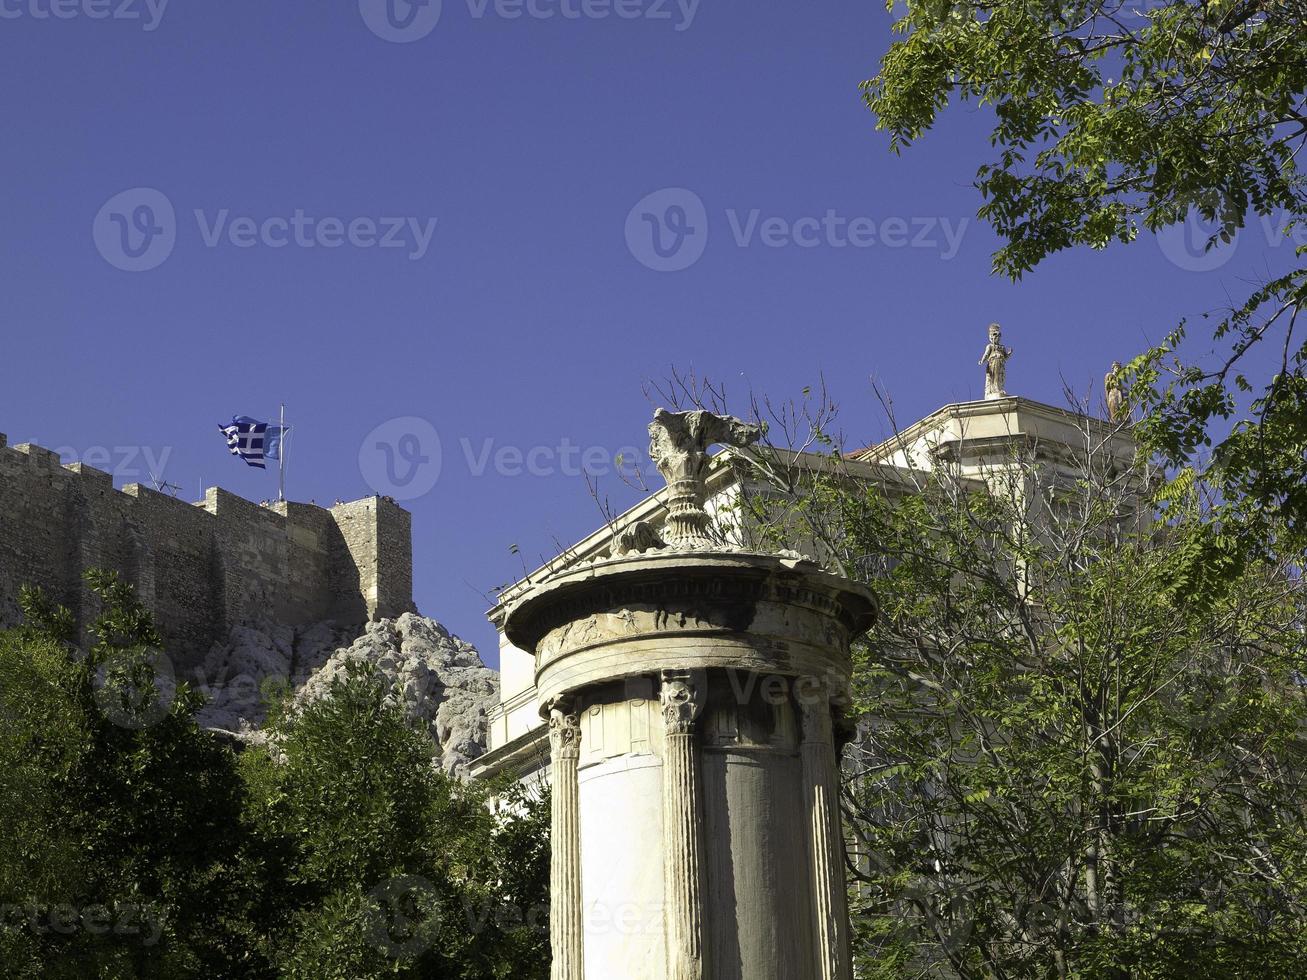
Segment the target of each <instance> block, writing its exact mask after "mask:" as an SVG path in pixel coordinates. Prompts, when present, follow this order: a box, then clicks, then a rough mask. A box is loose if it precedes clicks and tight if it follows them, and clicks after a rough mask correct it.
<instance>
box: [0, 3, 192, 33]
mask: <svg viewBox="0 0 1307 980" xmlns="http://www.w3.org/2000/svg"><path fill="white" fill-rule="evenodd" d="M167 9H168V0H0V20H76V19H77V18H82V19H85V20H130V21H137V22H139V23H140V25H141V30H143V31H147V32H148V31H153V30H156V29H157V28H158V26H159V24H160V23H161V22H162V21H163V12H164V11H165V10H167Z"/></svg>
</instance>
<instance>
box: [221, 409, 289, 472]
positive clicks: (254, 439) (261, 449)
mask: <svg viewBox="0 0 1307 980" xmlns="http://www.w3.org/2000/svg"><path fill="white" fill-rule="evenodd" d="M218 428H219V429H220V430H221V431H222V434H223V435H224V436H226V437H227V448H228V449H230V450H231V454H232V455H233V456H239V457H240V458H241V459H243V460H245V462H246V464H247V465H249V466H255V467H258V468H259V469H261V470H262V469H266V468H267V467H265V466H264V465H263V461H264V460H265V459H280V458H281V437H282V434H283V430H282V427H281V426H279V425H269V424H268V423H267V422H260V421H259V420H258V419H252V418H250V417H249V416H248V415H238V416H235V417H234V418H232V420H231V424H230V425H220V426H218ZM287 428H289V426H287Z"/></svg>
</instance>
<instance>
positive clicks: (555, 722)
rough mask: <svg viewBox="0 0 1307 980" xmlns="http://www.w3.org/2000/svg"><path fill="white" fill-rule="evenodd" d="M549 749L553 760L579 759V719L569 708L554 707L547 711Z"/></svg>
mask: <svg viewBox="0 0 1307 980" xmlns="http://www.w3.org/2000/svg"><path fill="white" fill-rule="evenodd" d="M549 747H550V749H551V750H552V751H553V756H554V758H555V759H579V758H580V757H581V719H580V717H579V716H577V715H576V714H573V713H572V711H571V706H570V705H569V706H555V707H553V708H551V709H550V711H549Z"/></svg>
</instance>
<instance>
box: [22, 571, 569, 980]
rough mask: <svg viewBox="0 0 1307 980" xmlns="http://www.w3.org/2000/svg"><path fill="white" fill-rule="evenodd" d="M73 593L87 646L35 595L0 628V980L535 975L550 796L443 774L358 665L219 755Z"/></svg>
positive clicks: (99, 579)
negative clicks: (265, 735)
mask: <svg viewBox="0 0 1307 980" xmlns="http://www.w3.org/2000/svg"><path fill="white" fill-rule="evenodd" d="M88 581H89V584H90V586H91V588H92V590H93V591H94V592H95V594H96V595H97V596H99V598H100V600H101V603H102V606H103V611H102V613H101V615H100V616H99V618H98V619H97V620H96V622H95V624H94V625H93V626H92V628H91V631H90V632H91V636H92V640H93V642H92V643H91V644H89V649H87V650H86V651H82V650H80V649H79V648H78V647H77V646H76V645H75V641H76V639H77V637H76V636H75V635H74V628H73V621H72V618H71V616H69V614H68V612H67V611H66V610H63V609H59V608H58V607H56V606H54V605H53V604H52V603H50V602H49V601H48V600H46V599H45V597H43V596H42V595H41V594H40V593H37V592H31V591H26V592H24V594H23V597H22V605H23V609H24V616H25V625H24V626H23V627H22V628H20V629H17V630H11V631H8V632H4V633H0V964H3V970H0V975H3V976H5V977H15V978H22V977H53V978H59V977H70V978H73V977H76V978H81V977H88V976H95V977H106V978H124V980H126V978H150V977H160V978H178V977H204V978H206V980H207V978H261V977H269V978H271V977H286V978H294V977H311V978H314V980H319V978H329V977H339V978H349V980H358V978H367V977H383V976H422V977H428V976H429V977H457V978H478V980H480V978H494V977H515V978H516V977H522V978H527V980H530V978H532V977H543V976H544V975H545V973H546V972H547V968H548V920H547V909H546V901H547V899H546V895H547V883H548V864H549V851H548V835H547V823H548V819H547V816H546V814H547V801H545V800H541V799H540V798H539V797H538V795H533V794H530V793H527V792H526V791H524V790H522V789H520V788H519V789H514V788H511V787H502V788H500V791H499V792H498V793H497V794H496V796H495V799H496V800H497V805H496V806H495V807H493V808H492V806H491V796H490V794H489V793H488V791H487V790H485V789H473V788H470V787H466V786H463V785H462V784H460V783H457V782H456V781H454V780H451V779H449V778H447V777H445V776H444V775H443V774H442V773H441V772H439V770H438V769H437V768H436V767H435V766H434V765H433V757H432V748H431V746H430V743H429V742H428V740H427V738H426V736H425V735H423V734H422V733H421V732H420V731H418V730H415V729H414V728H413V727H412V726H411V725H410V724H409V723H408V722H407V721H406V719H405V717H404V716H403V714H402V712H400V711H399V709H398V708H396V707H395V705H394V704H393V703H392V700H391V699H390V697H389V696H388V695H389V694H390V692H389V691H388V690H387V689H386V688H385V685H384V684H383V683H382V682H381V680H380V679H379V678H378V677H377V676H374V675H373V674H372V673H371V672H370V671H369V670H367V669H366V668H364V667H359V668H357V669H355V670H354V671H352V672H351V673H350V674H349V675H348V676H347V677H346V678H344V679H342V680H340V681H338V682H337V683H336V684H334V685H333V687H332V688H331V690H330V691H329V692H328V694H327V696H325V697H323V698H321V699H319V700H317V701H314V702H313V703H311V704H308V705H303V706H295V705H293V704H292V703H290V702H289V701H287V702H286V703H285V704H283V705H282V706H281V708H280V710H279V713H278V721H277V723H276V726H275V728H274V730H273V731H272V732H271V738H270V740H269V742H268V743H267V745H266V746H264V747H257V748H249V749H247V750H246V751H245V752H244V753H243V754H241V755H239V756H238V755H237V754H236V753H235V752H234V751H233V750H232V749H231V748H229V747H228V746H226V745H224V744H223V743H221V742H219V741H217V740H216V739H215V737H214V736H212V735H210V734H209V733H206V732H204V731H202V730H200V729H199V728H198V727H197V725H196V724H195V720H194V716H195V711H196V709H197V708H198V707H199V704H200V698H199V696H198V695H196V694H195V693H194V692H192V691H191V690H190V689H188V688H187V687H186V686H185V685H175V684H173V683H172V681H171V671H170V668H169V664H168V662H167V658H166V657H165V656H163V655H162V654H161V653H160V652H159V648H160V640H159V637H158V635H157V633H156V632H155V630H154V627H153V625H152V624H151V622H150V618H149V616H148V614H147V613H146V612H145V610H144V609H143V607H142V606H141V604H140V602H139V601H138V600H137V598H136V596H135V595H134V593H133V592H132V590H131V588H130V587H129V586H127V585H125V584H123V583H121V582H120V581H119V580H118V579H117V578H116V577H115V576H112V575H109V574H104V573H99V572H92V573H90V574H89V575H88Z"/></svg>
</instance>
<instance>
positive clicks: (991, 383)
mask: <svg viewBox="0 0 1307 980" xmlns="http://www.w3.org/2000/svg"><path fill="white" fill-rule="evenodd" d="M1011 356H1012V348H1011V347H1004V346H1003V332H1002V328H1001V327H1000V326H999V325H998V324H997V323H991V324H990V325H989V343H988V344H986V345H985V353H983V354H981V355H980V360H979V361H977V362H976V363H978V364H983V365H985V398H986V400H990V399H994V398H1006V397H1007V391H1006V389H1005V387H1004V386H1005V385H1006V384H1007V361H1008V358H1009V357H1011Z"/></svg>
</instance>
